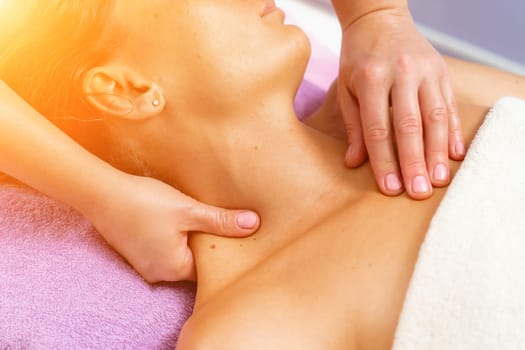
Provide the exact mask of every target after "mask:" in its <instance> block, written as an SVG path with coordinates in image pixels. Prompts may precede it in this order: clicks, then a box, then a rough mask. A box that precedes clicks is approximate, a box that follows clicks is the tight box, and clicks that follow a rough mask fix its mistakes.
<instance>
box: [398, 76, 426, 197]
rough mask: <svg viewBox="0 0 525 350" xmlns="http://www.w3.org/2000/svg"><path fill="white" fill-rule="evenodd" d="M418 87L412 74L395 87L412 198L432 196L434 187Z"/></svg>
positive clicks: (405, 174)
mask: <svg viewBox="0 0 525 350" xmlns="http://www.w3.org/2000/svg"><path fill="white" fill-rule="evenodd" d="M418 88H419V86H418V85H416V84H414V83H413V81H411V80H410V77H409V76H405V77H403V78H401V79H398V81H396V83H395V85H394V87H393V89H392V110H393V114H394V116H393V124H394V130H395V133H396V141H397V148H398V155H399V164H400V167H401V172H402V174H403V179H404V182H405V188H406V190H407V193H408V195H409V196H410V197H412V198H414V199H425V198H428V197H430V196H431V195H432V186H431V185H430V181H429V178H428V173H427V168H426V162H425V153H424V145H423V125H422V120H421V115H420V109H419V99H418Z"/></svg>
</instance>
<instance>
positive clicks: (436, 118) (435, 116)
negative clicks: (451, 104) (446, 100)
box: [428, 106, 449, 123]
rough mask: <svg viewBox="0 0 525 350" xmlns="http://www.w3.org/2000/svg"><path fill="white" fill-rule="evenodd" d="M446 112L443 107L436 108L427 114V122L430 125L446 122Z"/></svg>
mask: <svg viewBox="0 0 525 350" xmlns="http://www.w3.org/2000/svg"><path fill="white" fill-rule="evenodd" d="M448 116H449V114H448V110H447V109H446V108H445V107H442V106H440V107H436V108H434V109H433V110H431V111H430V113H429V114H428V120H429V121H430V122H431V123H444V122H446V121H448Z"/></svg>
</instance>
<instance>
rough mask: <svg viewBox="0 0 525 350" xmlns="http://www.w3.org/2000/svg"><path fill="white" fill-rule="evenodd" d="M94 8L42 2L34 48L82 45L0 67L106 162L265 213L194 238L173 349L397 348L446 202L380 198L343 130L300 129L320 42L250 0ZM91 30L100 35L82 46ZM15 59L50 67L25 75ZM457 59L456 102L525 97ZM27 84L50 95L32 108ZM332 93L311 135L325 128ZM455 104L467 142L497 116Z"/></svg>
mask: <svg viewBox="0 0 525 350" xmlns="http://www.w3.org/2000/svg"><path fill="white" fill-rule="evenodd" d="M99 3H100V5H99V9H98V10H99V16H98V18H97V16H83V12H82V9H81V8H79V9H78V11H77V12H71V13H68V17H67V18H61V17H60V13H59V11H56V10H55V9H54V8H53V7H48V8H47V9H46V11H47V13H46V18H47V19H46V20H45V21H43V20H38V19H39V18H40V19H41V13H40V12H39V11H38V8H39V6H35V8H33V9H32V10H31V9H29V10H28V13H27V22H26V25H24V26H21V27H20V28H22V29H19V30H20V31H21V32H23V36H24V38H26V39H27V40H29V42H31V40H36V39H35V38H33V39H32V37H33V36H35V37H36V35H40V34H41V33H46V31H47V32H49V31H53V30H63V29H61V28H62V27H61V26H63V25H64V24H67V25H69V29H68V33H72V35H66V36H65V38H64V42H55V43H53V44H54V45H55V47H57V52H60V55H46V56H45V57H47V58H49V59H46V60H43V59H42V57H43V55H42V53H41V52H40V53H39V52H35V51H34V50H36V49H38V48H36V49H35V48H34V47H33V49H30V50H21V49H18V48H17V47H12V48H11V49H12V50H11V51H9V52H10V55H11V56H9V58H10V59H8V60H5V62H3V63H2V64H3V66H0V72H1V73H2V77H3V79H5V80H6V82H7V83H8V84H9V85H10V86H12V87H13V88H14V89H15V90H16V91H17V92H18V93H19V94H20V95H21V96H23V97H24V98H26V99H27V100H28V101H29V102H31V103H32V104H33V105H34V106H35V107H36V108H37V109H39V110H40V111H41V112H42V113H44V114H45V115H47V116H49V117H50V118H51V119H53V120H56V121H57V123H59V124H60V123H61V122H62V121H61V120H60V119H61V118H56V117H57V116H58V117H62V116H67V118H64V119H65V121H67V123H68V125H69V126H73V128H72V131H71V130H70V131H71V132H72V134H73V135H76V134H77V133H76V132H77V131H79V130H80V131H81V132H80V133H78V134H82V133H83V131H84V130H87V128H88V127H89V129H90V130H91V132H92V138H91V139H88V140H87V141H86V140H80V139H79V141H82V142H84V144H86V146H87V147H91V149H93V150H94V151H97V150H100V149H105V150H106V151H108V152H106V153H104V154H103V153H100V152H99V154H100V155H101V156H103V157H105V159H108V160H110V161H112V162H114V163H115V164H117V165H118V166H120V167H122V168H124V169H126V170H128V171H134V172H137V173H140V174H146V175H150V176H154V177H157V178H159V179H162V180H163V181H165V182H167V183H169V184H171V185H173V186H175V187H177V188H179V189H181V190H182V191H183V192H185V193H187V194H189V195H191V196H192V197H194V198H197V199H198V200H201V201H204V202H207V203H210V204H213V205H217V206H222V207H236V208H237V207H242V208H252V209H254V210H256V211H257V212H258V213H260V215H261V218H262V222H263V225H262V226H261V228H260V230H259V232H258V233H257V234H255V235H254V236H252V237H250V238H245V239H228V238H220V237H215V236H210V235H205V234H199V233H195V234H193V236H192V237H191V242H190V244H191V248H192V250H193V252H194V256H195V261H196V265H197V275H198V278H197V280H198V282H197V283H198V292H197V299H196V304H195V309H194V312H193V315H192V317H191V318H190V319H189V321H188V322H187V323H186V326H185V328H184V330H183V332H182V334H181V338H180V342H179V345H178V348H180V349H323V350H325V349H345V350H346V349H354V348H356V349H357V348H370V349H382V348H385V349H386V348H389V347H391V346H392V344H393V341H394V336H395V331H396V327H397V325H398V320H399V317H400V313H401V311H402V308H403V304H404V301H405V295H406V292H407V288H408V286H409V282H410V280H411V277H412V273H413V270H414V266H415V264H416V261H417V259H418V252H419V250H420V246H421V244H422V242H423V240H424V239H425V234H426V232H427V230H428V228H429V223H430V221H431V219H432V217H433V215H434V213H435V212H436V210H437V209H438V207H439V206H440V202H441V200H442V199H443V197H444V195H445V190H444V189H438V190H436V191H435V193H434V196H433V197H432V198H431V199H429V200H426V201H424V202H418V201H414V200H410V199H409V198H407V197H404V196H400V197H396V198H389V197H385V196H383V195H381V194H380V193H379V192H378V191H377V189H376V187H375V182H374V179H373V176H372V175H371V169H370V168H369V167H368V166H363V167H361V168H360V169H358V170H355V171H348V170H347V169H346V168H345V167H344V165H343V161H342V160H343V159H344V155H345V151H346V144H345V142H344V140H341V139H340V138H338V137H337V135H338V134H337V132H335V133H328V134H327V133H325V132H322V131H319V130H316V129H314V128H311V127H309V126H307V125H305V124H302V123H300V122H298V121H297V118H296V115H295V114H294V110H293V104H292V102H293V98H294V96H295V93H296V91H297V89H298V86H299V84H300V82H301V80H302V78H303V73H304V71H305V67H306V63H307V60H308V58H309V50H310V48H309V43H308V40H307V38H306V37H305V35H304V34H303V33H302V32H301V31H300V30H299V29H298V28H297V27H294V26H287V25H284V24H283V18H282V14H281V13H280V12H278V11H277V12H272V13H271V14H269V15H267V16H263V17H261V15H260V13H259V10H258V7H259V6H257V5H255V2H251V1H245V0H231V1H208V0H202V1H201V0H193V1H180V2H170V3H169V6H162V1H155V2H150V1H148V2H146V1H115V2H110V1H100V2H99ZM164 5H165V4H164ZM79 6H80V5H79ZM91 7H93V6H91ZM102 9H105V10H106V11H102ZM54 11H56V13H55V12H54ZM91 18H96V20H92V19H91ZM33 23H38V25H39V26H41V28H38V31H37V30H34V28H33V29H31V27H32V25H33ZM239 28H242V30H239ZM80 33H81V34H82V35H86V33H88V34H89V38H90V40H87V41H82V42H79V41H78V40H75V37H76V35H77V34H78V37H80V35H81V34H80ZM40 39H41V38H40ZM40 39H39V40H40ZM68 40H69V41H68ZM48 44H49V43H48ZM41 48H42V50H49V48H45V46H44V45H42V46H41ZM21 62H26V63H27V62H32V63H33V64H34V63H35V62H38V64H39V65H40V67H41V71H39V72H38V73H37V74H34V75H32V76H30V79H28V74H27V72H26V71H24V70H23V69H18V68H19V67H20V64H21ZM450 64H451V70H452V72H453V73H458V74H459V75H457V78H456V80H457V81H456V83H457V87H458V92H457V93H458V95H459V96H460V98H461V97H462V96H463V97H464V98H469V97H470V96H478V97H479V100H480V101H481V103H484V102H485V101H487V102H490V103H492V101H488V100H489V99H493V98H494V96H495V95H500V94H508V93H511V94H512V93H514V94H517V93H519V89H522V90H523V86H524V81H523V79H521V78H515V79H517V80H512V79H514V78H513V77H510V76H509V75H506V74H504V73H499V72H495V71H492V70H488V69H485V68H482V67H474V66H471V65H468V64H465V63H460V62H455V61H454V62H453V61H450ZM481 83H483V84H481ZM34 86H44V88H47V89H48V90H47V91H48V96H53V97H54V98H50V99H49V100H46V101H42V100H38V99H37V98H36V97H35V96H33V94H32V90H31V88H32V87H34ZM331 93H332V95H330V96H329V97H328V99H327V102H326V105H325V106H324V107H323V108H321V109H320V111H319V112H318V113H317V114H316V115H315V116H313V117H312V119H311V124H312V125H319V124H320V123H319V121H320V120H324V121H325V122H324V123H323V125H326V121H327V120H330V118H332V109H331V108H330V102H333V98H334V95H333V93H334V91H332V92H331ZM521 96H525V93H524V94H522V95H521ZM55 97H56V98H55ZM460 107H461V117H462V123H463V128H464V131H465V135H466V137H467V140H468V141H469V142H470V140H472V138H473V136H474V134H475V132H476V130H477V129H478V127H479V126H480V125H481V123H482V120H483V118H484V116H485V113H486V111H487V108H486V107H478V106H474V105H470V104H465V105H461V106H460ZM334 120H339V119H334ZM334 124H337V123H336V122H334ZM75 130H76V131H75ZM334 130H336V129H334ZM324 131H326V130H324ZM86 133H87V131H86ZM86 133H83V134H84V135H85V134H86ZM84 138H85V137H84ZM458 167H459V164H458V163H454V162H453V163H452V164H451V169H452V171H453V173H454V172H455V171H456V170H457V169H458ZM130 190H132V189H130ZM518 205H520V204H518ZM461 219H462V218H461V217H457V220H459V221H461ZM462 234H463V233H462V232H457V235H462ZM465 234H466V233H465ZM436 268H439V266H436Z"/></svg>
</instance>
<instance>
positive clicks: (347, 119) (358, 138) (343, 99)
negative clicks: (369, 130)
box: [337, 85, 367, 168]
mask: <svg viewBox="0 0 525 350" xmlns="http://www.w3.org/2000/svg"><path fill="white" fill-rule="evenodd" d="M337 98H338V100H339V108H340V110H341V114H342V116H343V123H344V126H345V131H346V135H347V142H348V149H347V152H346V156H345V164H346V166H348V167H350V168H357V167H358V166H360V165H362V164H363V163H364V162H365V160H366V155H367V153H366V146H365V143H364V139H363V132H362V127H361V120H360V116H359V106H358V104H357V101H356V99H355V98H354V97H353V96H352V95H351V94H350V92H349V91H348V90H347V89H346V86H344V85H339V87H338V89H337Z"/></svg>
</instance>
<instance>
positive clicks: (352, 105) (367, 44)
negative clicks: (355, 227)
mask: <svg viewBox="0 0 525 350" xmlns="http://www.w3.org/2000/svg"><path fill="white" fill-rule="evenodd" d="M332 3H333V5H334V8H335V10H336V13H337V15H338V17H339V21H340V22H341V27H342V31H343V43H342V50H341V62H340V74H339V83H338V101H339V104H340V106H341V113H342V115H343V120H344V123H345V128H346V130H347V134H348V143H349V149H348V153H347V156H346V163H347V165H348V166H350V167H356V166H359V165H361V164H362V163H363V162H364V161H365V159H366V155H367V153H368V156H369V158H370V163H371V165H372V169H373V171H374V174H375V176H376V181H377V184H378V187H379V189H380V190H381V191H382V192H383V193H385V194H388V195H397V194H399V193H401V192H402V191H403V188H405V189H406V190H407V193H408V194H409V195H410V196H411V197H412V198H415V199H425V198H428V197H429V196H430V195H431V194H432V186H445V185H447V184H448V183H449V181H450V173H449V169H448V158H449V156H450V157H451V158H453V159H456V160H459V159H462V158H463V156H464V153H465V147H464V141H463V135H462V132H461V127H460V122H459V118H458V113H457V108H456V102H455V97H454V94H453V92H452V91H453V90H452V84H451V82H450V78H449V75H448V71H447V68H446V65H445V63H444V61H443V59H442V58H441V57H440V56H439V55H438V53H437V52H436V51H435V50H434V49H433V48H432V46H431V45H430V44H429V43H428V42H427V41H426V40H425V39H424V38H423V37H422V36H421V35H420V34H419V33H418V31H417V30H416V28H415V25H414V23H413V20H412V17H411V15H410V11H409V9H408V5H407V2H406V0H374V1H372V0H332ZM423 135H424V138H423ZM394 143H395V144H396V146H397V151H396V148H395V147H394Z"/></svg>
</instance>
